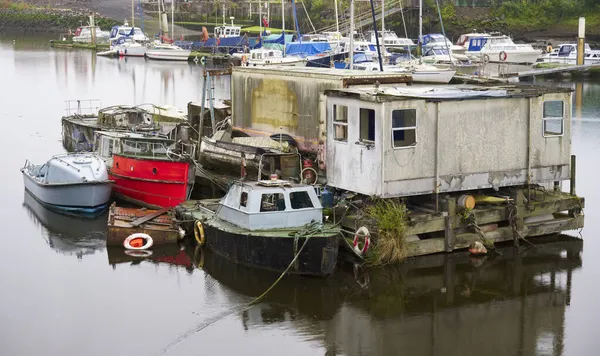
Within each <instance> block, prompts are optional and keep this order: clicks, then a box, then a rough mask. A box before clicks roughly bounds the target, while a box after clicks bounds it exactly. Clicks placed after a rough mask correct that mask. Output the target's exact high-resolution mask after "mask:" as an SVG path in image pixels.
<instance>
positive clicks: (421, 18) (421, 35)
mask: <svg viewBox="0 0 600 356" xmlns="http://www.w3.org/2000/svg"><path fill="white" fill-rule="evenodd" d="M418 43H419V47H418V48H417V52H418V53H419V56H421V54H422V53H423V0H419V42H418Z"/></svg>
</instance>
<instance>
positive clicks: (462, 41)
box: [452, 32, 491, 54]
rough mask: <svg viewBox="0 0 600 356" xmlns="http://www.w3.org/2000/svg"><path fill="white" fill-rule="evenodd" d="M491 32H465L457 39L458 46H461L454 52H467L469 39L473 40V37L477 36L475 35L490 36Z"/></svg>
mask: <svg viewBox="0 0 600 356" xmlns="http://www.w3.org/2000/svg"><path fill="white" fill-rule="evenodd" d="M490 36H491V34H489V33H486V32H471V33H465V34H462V35H460V37H459V38H458V41H456V46H459V47H461V48H460V49H459V48H456V47H455V49H454V50H453V51H452V53H457V54H465V52H466V51H467V50H468V49H469V41H470V40H471V38H475V37H484V38H487V37H490Z"/></svg>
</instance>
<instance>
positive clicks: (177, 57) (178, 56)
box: [146, 50, 192, 61]
mask: <svg viewBox="0 0 600 356" xmlns="http://www.w3.org/2000/svg"><path fill="white" fill-rule="evenodd" d="M191 53H192V52H191V51H185V50H184V51H154V50H147V51H146V57H148V58H150V59H158V60H164V61H187V60H188V59H189V58H190V54H191Z"/></svg>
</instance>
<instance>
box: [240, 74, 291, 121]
mask: <svg viewBox="0 0 600 356" xmlns="http://www.w3.org/2000/svg"><path fill="white" fill-rule="evenodd" d="M251 120H252V124H260V125H267V126H271V127H272V128H273V129H275V131H274V132H278V131H279V128H280V127H288V128H296V127H298V96H297V95H296V93H295V92H294V91H293V90H291V89H290V88H289V86H288V83H287V82H286V81H284V80H280V79H263V80H262V81H261V83H260V85H259V86H258V87H257V88H256V89H254V90H253V91H252V113H251Z"/></svg>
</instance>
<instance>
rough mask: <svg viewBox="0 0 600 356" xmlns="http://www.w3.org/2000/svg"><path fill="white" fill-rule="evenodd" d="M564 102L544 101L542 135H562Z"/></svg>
mask: <svg viewBox="0 0 600 356" xmlns="http://www.w3.org/2000/svg"><path fill="white" fill-rule="evenodd" d="M564 113H565V110H564V103H563V102H562V101H560V100H555V101H545V102H544V118H543V121H544V137H552V136H562V134H563V131H564Z"/></svg>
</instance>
